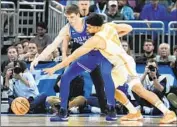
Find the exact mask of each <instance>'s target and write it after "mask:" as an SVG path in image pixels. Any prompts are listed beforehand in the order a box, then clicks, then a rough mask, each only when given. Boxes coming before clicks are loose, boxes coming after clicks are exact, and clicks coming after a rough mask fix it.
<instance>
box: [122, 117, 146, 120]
mask: <svg viewBox="0 0 177 127" xmlns="http://www.w3.org/2000/svg"><path fill="white" fill-rule="evenodd" d="M142 119H143V116H140V117H138V118H134V119H120V120H121V121H138V120H142Z"/></svg>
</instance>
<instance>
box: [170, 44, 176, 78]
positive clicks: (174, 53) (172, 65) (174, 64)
mask: <svg viewBox="0 0 177 127" xmlns="http://www.w3.org/2000/svg"><path fill="white" fill-rule="evenodd" d="M173 55H174V56H175V57H176V61H175V62H172V63H171V67H172V68H173V72H174V73H175V76H176V78H177V45H175V46H174V48H173Z"/></svg>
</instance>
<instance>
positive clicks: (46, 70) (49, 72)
mask: <svg viewBox="0 0 177 127" xmlns="http://www.w3.org/2000/svg"><path fill="white" fill-rule="evenodd" d="M43 71H44V73H45V74H46V73H47V74H48V75H50V76H51V75H52V74H53V73H55V68H53V67H51V68H46V69H43Z"/></svg>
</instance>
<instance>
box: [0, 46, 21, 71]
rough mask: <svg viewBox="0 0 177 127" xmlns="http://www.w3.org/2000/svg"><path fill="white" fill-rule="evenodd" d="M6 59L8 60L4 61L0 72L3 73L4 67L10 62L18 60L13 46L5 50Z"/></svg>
mask: <svg viewBox="0 0 177 127" xmlns="http://www.w3.org/2000/svg"><path fill="white" fill-rule="evenodd" d="M7 57H8V60H5V61H4V62H3V63H2V64H1V72H4V70H5V68H6V66H7V65H8V64H9V63H10V62H12V61H16V60H17V59H18V51H17V48H16V47H15V46H10V47H9V48H8V49H7Z"/></svg>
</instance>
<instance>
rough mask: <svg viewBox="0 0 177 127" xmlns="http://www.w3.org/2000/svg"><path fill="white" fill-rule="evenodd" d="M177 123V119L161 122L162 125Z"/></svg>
mask: <svg viewBox="0 0 177 127" xmlns="http://www.w3.org/2000/svg"><path fill="white" fill-rule="evenodd" d="M176 121H177V118H173V119H171V120H169V121H168V122H165V123H164V122H160V123H161V124H170V123H173V122H176Z"/></svg>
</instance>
